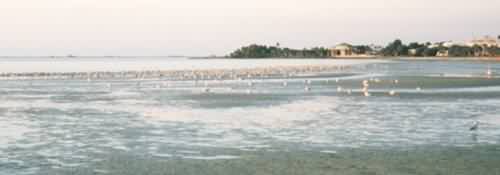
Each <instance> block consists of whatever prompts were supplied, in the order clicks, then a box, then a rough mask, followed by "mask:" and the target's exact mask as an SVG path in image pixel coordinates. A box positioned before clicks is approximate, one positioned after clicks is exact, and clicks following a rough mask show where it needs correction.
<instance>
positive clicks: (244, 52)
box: [229, 44, 329, 58]
mask: <svg viewBox="0 0 500 175" xmlns="http://www.w3.org/2000/svg"><path fill="white" fill-rule="evenodd" d="M328 56H329V51H328V49H326V48H323V47H315V48H311V49H305V48H304V49H301V50H298V49H290V48H280V47H278V46H265V45H257V44H252V45H250V46H246V47H242V48H239V49H237V50H236V51H234V52H233V53H231V54H230V55H229V57H231V58H326V57H328Z"/></svg>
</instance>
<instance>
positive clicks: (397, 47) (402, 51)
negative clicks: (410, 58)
mask: <svg viewBox="0 0 500 175" xmlns="http://www.w3.org/2000/svg"><path fill="white" fill-rule="evenodd" d="M381 53H382V55H384V56H407V55H408V47H407V46H406V45H404V44H403V42H402V41H401V40H400V39H396V40H394V41H393V42H392V43H390V44H389V45H387V46H386V47H385V48H384V49H382V51H381Z"/></svg>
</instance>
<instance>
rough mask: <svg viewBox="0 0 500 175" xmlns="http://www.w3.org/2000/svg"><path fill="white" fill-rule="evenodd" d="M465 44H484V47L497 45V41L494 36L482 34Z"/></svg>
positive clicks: (470, 45)
mask: <svg viewBox="0 0 500 175" xmlns="http://www.w3.org/2000/svg"><path fill="white" fill-rule="evenodd" d="M466 45H467V46H469V47H472V46H486V47H499V46H500V44H499V41H498V39H497V38H495V37H491V36H484V37H481V38H476V39H473V40H471V41H469V42H467V43H466Z"/></svg>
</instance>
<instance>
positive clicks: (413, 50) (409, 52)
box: [408, 49, 417, 56]
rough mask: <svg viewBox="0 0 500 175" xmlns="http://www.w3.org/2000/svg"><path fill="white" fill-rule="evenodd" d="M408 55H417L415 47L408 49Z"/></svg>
mask: <svg viewBox="0 0 500 175" xmlns="http://www.w3.org/2000/svg"><path fill="white" fill-rule="evenodd" d="M408 55H409V56H417V49H408Z"/></svg>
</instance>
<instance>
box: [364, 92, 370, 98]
mask: <svg viewBox="0 0 500 175" xmlns="http://www.w3.org/2000/svg"><path fill="white" fill-rule="evenodd" d="M363 95H364V96H365V97H369V96H371V94H370V93H369V92H368V91H365V92H363Z"/></svg>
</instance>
